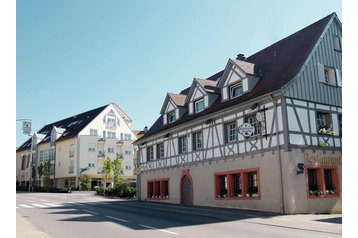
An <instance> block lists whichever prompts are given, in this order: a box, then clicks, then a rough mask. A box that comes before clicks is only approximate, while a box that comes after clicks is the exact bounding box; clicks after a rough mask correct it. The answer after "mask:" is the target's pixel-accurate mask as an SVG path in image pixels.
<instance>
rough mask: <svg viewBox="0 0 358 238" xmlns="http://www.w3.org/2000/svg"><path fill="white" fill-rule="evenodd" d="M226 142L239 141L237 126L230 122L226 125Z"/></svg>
mask: <svg viewBox="0 0 358 238" xmlns="http://www.w3.org/2000/svg"><path fill="white" fill-rule="evenodd" d="M224 131H225V132H224V134H225V142H226V143H227V142H233V141H237V124H236V122H229V123H226V124H225V125H224Z"/></svg>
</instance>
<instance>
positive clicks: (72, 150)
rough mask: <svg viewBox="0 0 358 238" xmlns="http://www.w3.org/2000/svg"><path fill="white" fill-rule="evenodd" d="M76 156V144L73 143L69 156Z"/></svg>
mask: <svg viewBox="0 0 358 238" xmlns="http://www.w3.org/2000/svg"><path fill="white" fill-rule="evenodd" d="M74 156H75V145H74V144H71V145H70V151H69V157H74Z"/></svg>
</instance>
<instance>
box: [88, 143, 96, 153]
mask: <svg viewBox="0 0 358 238" xmlns="http://www.w3.org/2000/svg"><path fill="white" fill-rule="evenodd" d="M88 152H96V144H94V143H89V144H88Z"/></svg>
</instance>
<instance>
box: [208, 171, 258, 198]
mask: <svg viewBox="0 0 358 238" xmlns="http://www.w3.org/2000/svg"><path fill="white" fill-rule="evenodd" d="M250 172H256V173H257V191H258V193H257V196H253V197H249V196H246V194H247V190H248V177H247V176H248V173H250ZM234 174H240V178H241V195H242V196H241V197H233V196H230V193H231V194H232V193H233V190H234V179H233V176H232V175H234ZM222 175H227V182H228V184H227V187H228V196H227V197H218V194H219V191H218V189H219V187H220V179H219V176H222ZM214 186H215V187H214V198H215V199H216V200H259V199H261V189H260V168H258V167H257V168H250V169H239V170H230V171H222V172H216V173H214Z"/></svg>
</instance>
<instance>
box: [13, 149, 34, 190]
mask: <svg viewBox="0 0 358 238" xmlns="http://www.w3.org/2000/svg"><path fill="white" fill-rule="evenodd" d="M23 156H26V159H23ZM29 158H30V150H23V151H19V152H16V181H19V182H20V183H21V182H25V181H29V180H30V168H31V166H30V163H28V162H27V160H28V159H29ZM23 160H25V161H24V163H25V164H24V167H23V166H22V163H23ZM23 168H24V169H23Z"/></svg>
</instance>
